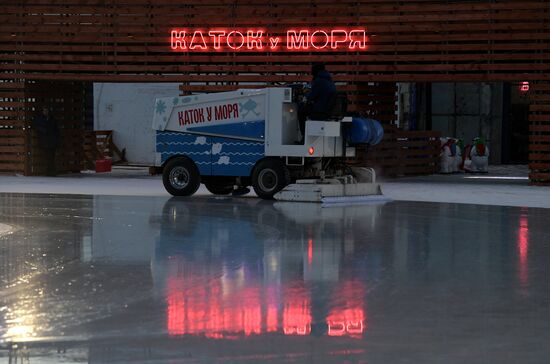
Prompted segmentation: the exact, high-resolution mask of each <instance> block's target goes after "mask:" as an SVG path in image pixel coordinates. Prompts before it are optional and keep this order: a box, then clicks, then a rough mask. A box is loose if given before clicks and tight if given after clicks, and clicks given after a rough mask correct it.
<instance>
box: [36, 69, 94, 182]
mask: <svg viewBox="0 0 550 364" xmlns="http://www.w3.org/2000/svg"><path fill="white" fill-rule="evenodd" d="M25 100H26V105H27V109H26V120H27V122H28V123H29V124H30V123H31V121H32V119H33V118H34V117H35V116H36V115H37V113H39V112H40V111H41V108H42V107H43V106H48V107H49V108H50V109H51V115H52V117H54V118H55V119H56V120H57V124H58V127H59V131H60V134H61V135H60V136H61V145H60V146H59V147H58V148H57V155H56V169H57V171H58V173H71V172H72V173H76V172H80V170H81V164H82V160H83V159H84V130H83V129H84V128H83V126H84V119H85V106H84V105H85V102H86V100H85V93H84V84H83V83H82V82H78V81H75V82H70V81H43V80H33V81H27V83H26V85H25ZM30 130H31V135H30V138H31V143H30V154H29V160H28V163H29V171H28V173H27V174H32V175H41V174H44V173H45V169H44V168H45V163H44V160H43V155H42V153H41V150H40V148H38V137H37V135H36V133H34V132H32V128H31V129H30Z"/></svg>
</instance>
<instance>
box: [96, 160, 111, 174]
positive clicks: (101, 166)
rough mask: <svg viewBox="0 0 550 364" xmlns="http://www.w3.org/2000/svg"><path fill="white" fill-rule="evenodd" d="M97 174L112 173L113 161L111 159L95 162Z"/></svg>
mask: <svg viewBox="0 0 550 364" xmlns="http://www.w3.org/2000/svg"><path fill="white" fill-rule="evenodd" d="M95 171H96V173H101V172H111V160H110V159H98V160H96V161H95Z"/></svg>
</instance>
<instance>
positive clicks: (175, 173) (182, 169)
mask: <svg viewBox="0 0 550 364" xmlns="http://www.w3.org/2000/svg"><path fill="white" fill-rule="evenodd" d="M162 182H163V184H164V188H166V191H168V192H169V193H170V194H171V195H173V196H191V195H192V194H194V193H195V192H197V190H198V189H199V186H200V184H201V176H200V173H199V170H198V169H197V166H196V165H195V163H193V162H192V161H191V160H189V159H187V158H175V159H172V160H171V161H169V162H168V163H167V164H166V166H165V167H164V171H163V172H162Z"/></svg>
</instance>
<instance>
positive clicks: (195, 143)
mask: <svg viewBox="0 0 550 364" xmlns="http://www.w3.org/2000/svg"><path fill="white" fill-rule="evenodd" d="M156 150H157V153H160V156H161V163H164V162H166V161H167V160H168V159H169V158H170V157H173V156H175V155H186V156H188V157H189V158H191V159H192V160H193V162H195V164H196V165H197V167H198V168H199V172H200V174H203V175H207V176H209V175H211V174H212V163H211V162H212V160H211V154H212V138H210V137H207V136H203V135H193V134H187V133H180V132H169V131H157V142H156Z"/></svg>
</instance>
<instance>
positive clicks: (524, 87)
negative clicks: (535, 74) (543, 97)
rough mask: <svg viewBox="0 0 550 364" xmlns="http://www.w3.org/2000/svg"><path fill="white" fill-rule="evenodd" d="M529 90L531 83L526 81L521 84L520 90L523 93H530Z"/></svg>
mask: <svg viewBox="0 0 550 364" xmlns="http://www.w3.org/2000/svg"><path fill="white" fill-rule="evenodd" d="M529 88H530V86H529V82H527V81H525V82H522V83H520V86H519V90H520V91H521V92H529Z"/></svg>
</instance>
